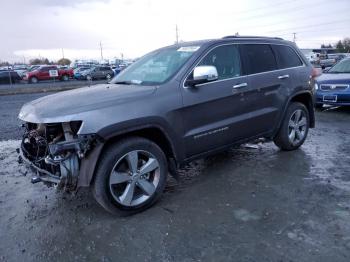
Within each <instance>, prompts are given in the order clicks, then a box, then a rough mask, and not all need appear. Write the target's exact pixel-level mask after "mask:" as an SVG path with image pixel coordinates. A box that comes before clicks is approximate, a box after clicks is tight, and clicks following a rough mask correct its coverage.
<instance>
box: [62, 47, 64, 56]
mask: <svg viewBox="0 0 350 262" xmlns="http://www.w3.org/2000/svg"><path fill="white" fill-rule="evenodd" d="M62 58H64V50H63V48H62Z"/></svg>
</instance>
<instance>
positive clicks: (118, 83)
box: [113, 81, 132, 85]
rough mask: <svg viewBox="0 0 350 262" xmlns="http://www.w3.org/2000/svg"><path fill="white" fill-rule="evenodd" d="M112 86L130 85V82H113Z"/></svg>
mask: <svg viewBox="0 0 350 262" xmlns="http://www.w3.org/2000/svg"><path fill="white" fill-rule="evenodd" d="M113 84H117V85H132V82H131V81H117V82H114V83H113Z"/></svg>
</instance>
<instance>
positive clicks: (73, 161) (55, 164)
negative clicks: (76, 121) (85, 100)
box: [17, 135, 102, 191]
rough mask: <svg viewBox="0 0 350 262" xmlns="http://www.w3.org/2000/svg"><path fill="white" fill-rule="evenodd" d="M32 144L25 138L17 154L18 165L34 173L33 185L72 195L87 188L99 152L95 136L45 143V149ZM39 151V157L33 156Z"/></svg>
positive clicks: (31, 140) (100, 146)
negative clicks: (56, 189) (60, 190)
mask: <svg viewBox="0 0 350 262" xmlns="http://www.w3.org/2000/svg"><path fill="white" fill-rule="evenodd" d="M40 139H41V138H40ZM35 141H37V140H35ZM35 141H33V139H28V137H26V136H24V138H23V140H22V144H21V148H20V149H18V150H17V151H18V153H19V162H24V163H26V164H28V165H29V166H30V167H31V168H32V170H33V171H34V172H35V173H36V176H34V177H33V178H32V183H37V182H44V183H45V184H47V185H48V186H52V185H55V186H57V188H58V189H63V190H65V191H75V190H76V189H77V188H79V187H80V186H88V185H90V181H91V178H92V176H93V171H94V168H95V165H96V162H97V158H98V155H99V153H100V151H101V149H102V143H101V142H100V141H99V139H98V137H97V136H96V135H83V136H77V137H76V138H75V139H71V140H69V141H60V142H55V143H53V142H52V143H47V141H46V142H45V141H44V142H43V143H44V146H43V148H44V149H42V148H40V147H39V146H40V145H39V146H38V145H37V144H35V143H36V142H35ZM28 149H31V150H28ZM40 150H42V151H41V152H42V153H41V155H40V157H38V156H37V155H36V156H35V152H40ZM96 151H97V153H96ZM43 152H44V153H43Z"/></svg>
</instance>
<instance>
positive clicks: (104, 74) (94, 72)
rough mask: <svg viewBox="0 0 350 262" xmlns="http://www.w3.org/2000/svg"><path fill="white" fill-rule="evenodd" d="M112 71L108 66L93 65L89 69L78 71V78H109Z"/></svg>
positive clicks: (112, 74)
mask: <svg viewBox="0 0 350 262" xmlns="http://www.w3.org/2000/svg"><path fill="white" fill-rule="evenodd" d="M113 76H114V72H113V70H112V68H111V67H110V66H95V67H92V68H91V69H87V70H85V71H82V72H80V76H79V77H78V79H86V80H95V79H107V80H109V79H111V78H112V77H113Z"/></svg>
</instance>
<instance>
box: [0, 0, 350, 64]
mask: <svg viewBox="0 0 350 262" xmlns="http://www.w3.org/2000/svg"><path fill="white" fill-rule="evenodd" d="M349 14H350V0H307V1H305V0H265V1H260V0H244V1H233V0H215V1H213V0H200V1H191V0H8V1H1V7H0V24H1V43H0V60H2V61H4V60H7V61H11V62H14V61H23V60H24V59H25V60H26V61H28V60H29V59H30V58H33V57H39V56H41V57H48V58H49V59H50V60H55V59H58V58H60V57H62V49H63V50H64V55H65V57H67V58H70V59H78V58H82V59H84V58H99V57H100V50H99V43H100V41H101V42H102V46H103V56H104V57H105V58H114V57H120V56H121V53H123V54H124V57H129V58H134V57H138V56H141V55H143V54H144V53H146V52H148V51H151V50H153V49H156V48H158V47H161V46H164V45H169V44H173V43H174V41H175V25H176V24H177V25H178V28H179V38H180V40H183V41H189V40H198V39H208V38H217V37H222V36H225V35H230V34H234V33H236V32H239V34H240V35H267V36H281V37H283V38H285V39H289V40H291V39H292V38H293V32H296V42H297V44H298V45H299V47H301V48H306V47H319V46H320V45H321V44H322V43H325V44H328V43H332V44H333V43H334V42H336V41H337V40H339V39H343V38H344V37H350V16H349Z"/></svg>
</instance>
